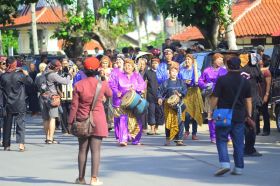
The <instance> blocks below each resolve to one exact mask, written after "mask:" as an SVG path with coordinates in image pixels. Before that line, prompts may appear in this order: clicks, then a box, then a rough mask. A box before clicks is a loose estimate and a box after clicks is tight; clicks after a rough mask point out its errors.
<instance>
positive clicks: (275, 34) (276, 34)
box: [272, 29, 280, 36]
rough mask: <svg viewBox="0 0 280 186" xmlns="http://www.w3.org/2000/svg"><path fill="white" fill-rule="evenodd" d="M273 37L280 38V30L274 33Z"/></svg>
mask: <svg viewBox="0 0 280 186" xmlns="http://www.w3.org/2000/svg"><path fill="white" fill-rule="evenodd" d="M272 36H280V29H279V30H278V31H276V32H274V33H272Z"/></svg>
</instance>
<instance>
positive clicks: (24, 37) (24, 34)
mask: <svg viewBox="0 0 280 186" xmlns="http://www.w3.org/2000/svg"><path fill="white" fill-rule="evenodd" d="M18 45H19V46H18V47H19V53H20V54H30V53H31V50H30V35H29V33H28V31H27V30H19V37H18Z"/></svg>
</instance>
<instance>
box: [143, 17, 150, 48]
mask: <svg viewBox="0 0 280 186" xmlns="http://www.w3.org/2000/svg"><path fill="white" fill-rule="evenodd" d="M144 25H145V32H146V35H147V43H149V41H150V38H149V32H148V23H147V20H146V18H144Z"/></svg>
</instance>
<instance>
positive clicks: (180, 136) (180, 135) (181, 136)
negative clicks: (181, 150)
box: [165, 122, 184, 141]
mask: <svg viewBox="0 0 280 186" xmlns="http://www.w3.org/2000/svg"><path fill="white" fill-rule="evenodd" d="M165 135H166V139H169V137H170V130H169V129H167V128H165ZM183 140H184V123H183V122H180V123H179V131H178V133H177V135H176V136H175V138H174V141H183Z"/></svg>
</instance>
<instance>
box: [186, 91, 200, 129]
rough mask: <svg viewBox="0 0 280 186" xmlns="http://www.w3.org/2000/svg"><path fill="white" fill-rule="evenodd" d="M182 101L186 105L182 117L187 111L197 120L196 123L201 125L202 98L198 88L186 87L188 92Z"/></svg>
mask: <svg viewBox="0 0 280 186" xmlns="http://www.w3.org/2000/svg"><path fill="white" fill-rule="evenodd" d="M183 102H184V103H185V104H186V106H187V108H186V109H185V111H184V112H183V114H182V115H183V117H185V115H186V112H187V113H189V114H190V116H191V117H192V118H193V119H194V120H195V121H196V122H197V124H198V125H200V126H201V125H202V124H203V118H202V113H203V100H202V96H201V92H200V89H199V88H198V87H190V88H188V93H187V95H186V96H185V98H184V99H183Z"/></svg>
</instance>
